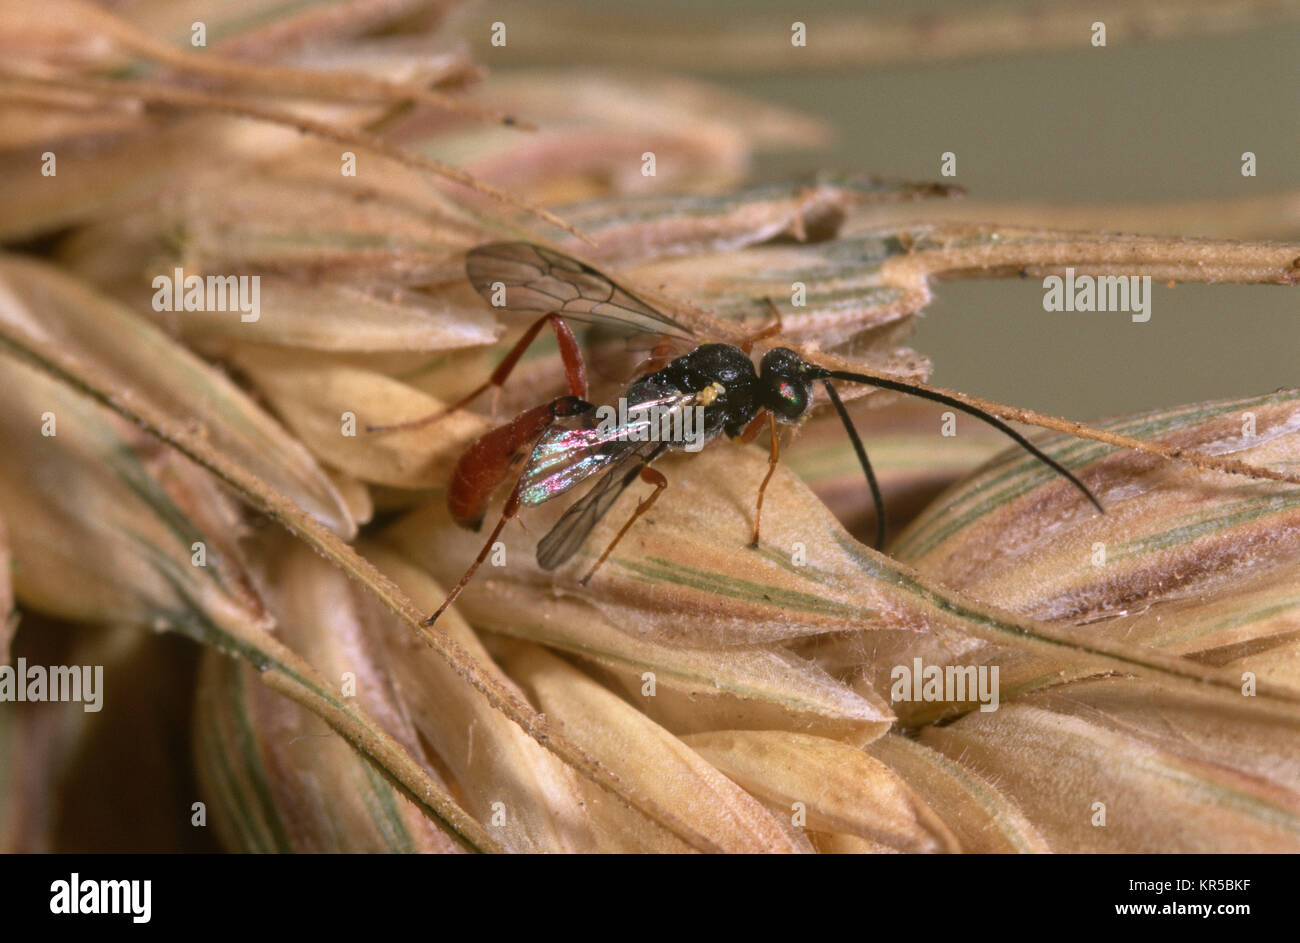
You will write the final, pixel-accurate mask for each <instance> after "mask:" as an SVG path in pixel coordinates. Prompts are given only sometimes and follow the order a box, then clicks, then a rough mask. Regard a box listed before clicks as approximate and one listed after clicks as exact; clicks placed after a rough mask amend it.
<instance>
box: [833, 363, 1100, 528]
mask: <svg viewBox="0 0 1300 943" xmlns="http://www.w3.org/2000/svg"><path fill="white" fill-rule="evenodd" d="M808 368H809V369H808V376H809V377H811V378H812V379H815V380H822V381H825V380H826V379H827V378H830V379H833V380H848V381H849V382H851V383H862V384H865V385H866V386H874V387H878V388H880V389H882V390H893V391H894V392H896V393H908V394H910V395H912V396H918V397H920V398H921V399H928V400H932V401H933V402H936V403H942V404H943V405H945V406H951V407H952V408H953V409H959V410H961V411H962V412H964V413H966V414H967V415H970V416H974V417H975V418H976V419H982V420H984V422H987V423H988V424H989V425H990V426H992V427H993V428H994V429H997V430H999V431H1000V432H1003V433H1004V434H1006V435H1007V436H1008V437H1010V439H1011V440H1012V441H1013V442H1015V443H1016V444H1017V445H1019V446H1020V447H1021V448H1022V449H1024V450H1025V451H1026V452H1028V453H1029V454H1030V455H1032V456H1034V458H1036V459H1038V460H1039V461H1040V462H1042V463H1043V464H1045V465H1047V466H1048V467H1049V468H1051V469H1052V470H1053V471H1055V472H1056V473H1057V474H1058V475H1060V476H1061V477H1062V478H1065V479H1066V480H1067V481H1069V482H1070V484H1072V485H1074V486H1075V487H1076V488H1078V489H1079V491H1081V492H1082V493H1083V496H1084V497H1085V498H1087V499H1088V500H1089V501H1091V502H1092V506H1093V507H1095V508H1096V509H1097V511H1098V512H1099V513H1101V514H1105V513H1106V509H1105V508H1103V507H1102V506H1101V502H1100V501H1098V500H1097V499H1096V498H1095V497H1093V494H1092V492H1091V491H1089V490H1088V489H1087V487H1086V486H1085V485H1084V484H1083V482H1081V481H1080V480H1079V479H1078V478H1075V477H1074V475H1073V473H1071V471H1070V470H1069V469H1068V468H1066V467H1065V466H1064V465H1062V464H1061V463H1060V462H1058V461H1057V460H1056V459H1054V458H1052V457H1051V456H1050V455H1048V454H1047V453H1045V452H1043V451H1042V450H1041V449H1039V448H1038V446H1036V445H1034V444H1033V443H1032V442H1030V441H1029V440H1028V439H1026V438H1025V437H1024V436H1022V435H1021V434H1020V433H1019V432H1017V431H1016V430H1015V429H1012V428H1011V427H1010V426H1009V425H1007V424H1006V423H1005V422H1003V421H1002V420H1001V419H999V418H998V417H997V416H994V415H992V414H990V413H986V412H985V411H984V410H982V409H980V408H979V407H977V406H971V405H970V404H969V403H963V402H962V401H961V400H959V399H955V398H954V397H951V396H948V395H946V394H944V393H938V392H936V391H934V390H926V389H921V388H919V387H915V386H912V385H911V384H910V383H904V382H903V381H902V380H890V379H888V378H886V377H872V376H866V375H864V374H861V373H849V372H848V371H847V370H827V369H826V368H825V367H819V366H817V365H816V364H809V365H808ZM829 385H830V384H829V383H827V386H828V387H829ZM831 402H832V403H835V404H836V409H837V410H838V411H839V413H840V419H842V420H844V421H845V425H846V426H847V427H849V429H850V432H849V435H850V437H851V438H853V439H854V447H855V448H856V449H857V451H858V460H859V461H861V462H863V463H864V467H866V468H868V470H867V481H868V482H869V483H870V484H871V486H872V491H873V492H875V490H876V485H875V478H874V477H873V476H872V474H871V471H870V469H869V467H868V466H866V465H865V462H866V452H865V451H864V450H863V449H862V446H861V443H860V442H858V441H857V433H856V432H854V431H852V426H851V425H850V424H849V423H848V420H847V418H846V413H845V411H844V404H843V403H841V402H840V400H839V397H838V396H836V395H834V393H833V392H832V395H831Z"/></svg>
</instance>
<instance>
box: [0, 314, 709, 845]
mask: <svg viewBox="0 0 1300 943" xmlns="http://www.w3.org/2000/svg"><path fill="white" fill-rule="evenodd" d="M0 340H2V341H3V342H4V343H5V344H6V345H7V346H9V347H10V348H12V349H13V350H14V352H15V353H17V354H18V355H19V356H20V357H22V358H24V359H26V360H28V361H29V362H31V363H33V364H35V365H36V366H38V367H40V368H41V369H43V370H45V371H47V372H48V373H50V374H51V375H53V376H54V377H56V378H58V379H59V380H61V381H63V382H64V383H68V384H69V385H71V386H73V387H74V388H76V389H78V390H80V391H82V392H84V393H85V394H87V395H88V396H90V397H92V398H93V399H95V400H96V401H97V402H99V403H102V404H103V405H105V406H107V407H108V408H109V409H111V410H113V411H114V412H116V413H118V414H119V415H121V416H123V417H124V418H126V419H128V420H130V421H132V422H134V423H136V424H137V425H139V426H140V427H141V428H142V429H144V430H145V431H147V432H149V433H150V434H151V435H154V436H156V437H157V438H159V439H161V440H162V441H164V442H166V443H168V444H169V445H171V446H173V447H174V448H176V449H177V450H178V451H179V452H181V453H182V454H183V455H185V456H186V457H187V458H190V459H191V460H193V461H195V462H197V463H198V464H199V465H201V466H202V467H204V468H206V469H207V470H208V471H210V472H212V473H213V474H214V475H216V476H217V477H219V478H220V479H221V480H222V481H224V482H225V483H226V484H228V485H230V486H231V487H232V488H234V489H235V490H236V491H237V492H238V493H239V494H240V496H241V497H243V498H244V500H245V501H247V502H248V503H249V504H250V505H252V506H253V507H255V508H257V509H258V510H260V511H262V512H263V513H265V514H267V515H268V516H270V517H272V518H273V519H275V520H276V521H278V522H279V523H280V524H282V525H283V526H284V527H286V528H287V529H288V530H289V531H290V532H291V533H293V534H294V535H296V536H297V537H299V538H301V539H302V540H304V541H306V542H307V543H308V544H309V545H310V546H312V547H313V548H315V549H316V550H317V551H318V552H319V553H321V554H322V555H324V556H325V557H326V558H327V559H329V560H330V561H331V562H333V563H334V564H335V565H336V566H338V567H339V568H340V569H342V570H343V571H344V572H345V573H347V574H348V576H350V577H352V578H353V579H355V580H357V581H358V582H359V583H361V584H362V585H364V586H365V587H367V589H369V590H370V591H371V592H373V593H374V594H375V596H376V597H378V598H379V599H380V601H382V602H383V603H384V605H385V606H386V607H387V608H388V609H389V610H391V611H392V612H393V613H394V614H396V615H397V616H398V617H399V618H400V619H401V620H402V621H403V622H405V623H406V625H407V627H408V628H410V629H411V630H412V631H413V632H415V633H416V634H417V635H418V636H419V637H420V638H421V639H422V640H424V642H425V643H426V644H428V645H429V647H430V648H432V649H433V650H434V651H435V652H437V653H438V654H439V655H440V656H441V657H442V658H443V659H445V660H446V662H447V664H448V665H450V666H451V668H452V670H453V671H455V672H456V674H458V675H459V676H460V677H461V678H463V679H465V681H466V682H468V683H469V684H470V685H472V686H473V687H474V688H475V689H476V690H477V691H479V693H481V694H482V695H483V696H484V697H486V698H487V700H488V703H490V704H491V705H492V706H493V707H494V708H496V709H497V710H499V711H501V712H502V713H503V714H505V716H507V717H509V718H510V719H511V720H512V721H514V722H515V723H516V724H518V725H519V726H520V727H521V728H522V729H523V730H524V731H525V732H526V733H527V734H528V735H529V736H531V737H532V738H533V739H534V740H536V741H537V742H538V743H540V744H541V745H542V746H544V747H546V748H547V749H549V750H550V751H551V752H553V753H554V754H555V755H556V756H558V757H559V758H560V759H562V760H564V761H565V762H566V763H568V764H569V765H570V766H572V767H573V768H574V769H575V770H577V771H578V772H579V773H581V774H582V775H584V776H586V777H587V778H588V779H590V780H592V781H593V782H595V783H597V784H598V785H600V786H602V787H604V788H605V789H608V790H609V791H610V792H612V793H614V794H615V795H616V796H619V797H620V798H621V799H622V800H623V801H624V802H625V803H626V804H627V805H628V806H629V807H630V808H632V809H635V810H637V811H638V812H640V813H641V814H643V815H645V816H646V817H647V818H649V819H650V820H652V821H654V822H656V823H658V824H659V825H661V826H663V827H664V828H666V829H668V830H669V831H670V832H672V833H673V834H674V835H676V836H678V837H679V838H681V839H682V840H683V841H685V842H687V843H688V844H690V845H691V846H692V847H695V848H697V849H699V850H701V851H719V850H720V849H719V848H718V847H717V846H716V844H715V843H714V842H713V841H712V839H710V838H708V837H707V836H705V835H703V834H701V833H700V832H698V831H697V830H696V829H694V828H693V827H691V826H690V825H689V824H687V823H686V822H684V821H683V820H682V819H681V818H680V817H679V816H678V815H677V814H676V813H674V812H672V811H671V810H668V809H666V808H663V807H662V806H661V805H659V804H658V803H656V802H654V801H652V800H650V799H648V798H647V797H645V796H643V795H640V794H638V791H637V790H636V789H635V788H633V787H632V786H631V785H630V784H628V783H625V782H623V781H622V780H621V779H620V778H619V777H617V776H616V775H615V774H614V773H613V772H612V771H610V770H609V769H608V768H606V767H605V766H603V765H601V764H600V763H598V762H597V761H596V760H594V759H592V758H591V757H589V756H588V755H587V754H586V753H585V752H583V751H582V750H581V749H580V748H579V747H578V746H577V745H576V744H574V743H573V742H571V741H570V740H569V739H568V738H567V737H565V736H563V735H562V734H560V733H559V732H557V731H556V730H554V729H553V728H552V727H551V725H550V723H549V721H548V720H547V719H546V717H544V716H543V715H541V714H538V713H537V712H536V711H535V710H533V708H532V706H531V705H530V704H529V703H528V702H527V701H525V700H524V699H522V698H520V697H518V696H516V695H515V694H514V693H513V692H512V691H510V690H509V689H508V688H506V687H504V686H503V685H501V684H499V683H498V682H497V681H496V680H495V679H494V678H492V677H491V676H490V675H488V674H487V673H486V672H484V671H483V670H482V668H481V667H480V666H479V665H478V664H477V663H476V662H475V661H474V659H473V658H471V657H470V656H469V654H468V653H467V652H466V651H465V650H464V649H462V648H461V647H460V646H459V645H458V644H456V642H455V641H454V640H453V639H451V638H450V637H448V636H447V635H446V634H445V633H443V632H439V631H436V630H430V629H427V628H425V627H424V626H422V625H421V622H422V620H423V619H424V613H423V612H421V611H420V610H419V609H417V608H416V606H415V604H414V603H412V602H411V600H410V599H409V598H407V596H406V594H405V593H403V592H402V591H401V589H400V588H398V586H397V585H396V584H395V583H393V581H392V580H390V579H389V578H388V577H387V576H385V575H384V574H383V573H381V572H380V571H379V570H377V569H376V568H375V567H374V565H373V564H371V563H370V562H369V561H368V560H366V559H365V558H364V557H362V556H360V555H359V554H358V553H357V552H356V551H355V550H353V549H352V547H350V546H348V544H346V543H344V542H343V541H342V540H341V539H340V538H339V537H338V536H336V535H335V534H334V533H333V532H332V531H330V530H329V529H328V528H327V527H325V526H324V525H323V524H321V523H319V522H318V521H316V520H315V519H314V518H312V517H311V516H310V515H308V514H307V513H306V512H305V511H303V509H302V508H300V507H299V506H298V505H297V504H295V503H294V502H293V501H292V500H290V499H289V498H287V497H285V496H284V495H282V494H280V493H279V492H277V491H276V490H275V489H273V488H271V487H270V486H269V485H267V484H266V483H265V482H264V481H262V480H261V479H260V478H259V477H257V476H256V475H253V474H252V473H250V472H249V471H247V470H246V469H244V468H242V467H241V466H239V465H237V464H236V463H234V462H231V461H229V460H228V459H227V458H226V457H225V456H223V455H222V454H221V453H219V452H218V451H217V450H215V449H213V448H212V447H211V445H210V444H209V443H208V442H207V440H206V439H205V437H204V436H203V434H202V432H201V431H196V430H193V429H189V428H186V427H185V426H183V425H181V424H178V423H175V422H172V421H171V420H170V419H168V418H167V417H166V416H164V415H162V414H161V413H159V412H158V411H156V410H154V409H153V408H152V407H151V406H150V405H149V404H148V403H147V402H144V401H142V400H141V399H140V398H138V397H136V396H134V395H132V393H131V391H130V390H126V389H120V388H114V386H113V384H112V383H110V382H108V381H107V380H105V379H104V378H103V377H100V376H98V375H96V373H95V371H94V369H93V368H92V367H91V366H90V365H88V364H85V363H83V362H76V361H74V362H71V363H69V362H67V360H66V359H65V358H63V357H62V356H61V355H60V353H59V352H58V351H57V350H50V349H46V348H45V347H44V346H43V345H41V343H40V342H39V341H33V340H32V339H30V338H25V337H21V336H15V335H14V333H13V332H12V331H11V330H10V329H9V328H7V327H6V328H0ZM262 641H263V639H262V638H259V639H257V640H256V643H255V644H259V645H260V644H262ZM263 677H265V674H264V675H263ZM267 683H268V684H270V685H272V686H273V687H275V686H276V685H277V684H284V683H285V682H284V681H283V680H281V679H280V678H279V677H273V678H271V679H269V680H268V681H267ZM276 690H280V688H279V687H277V688H276ZM286 693H287V692H286ZM298 693H299V696H300V697H303V695H304V692H303V691H301V690H299V692H298ZM295 699H298V698H295ZM300 703H303V704H304V705H305V706H308V707H309V709H310V710H312V711H313V713H316V714H317V715H319V716H320V717H321V718H322V719H323V720H324V721H325V722H326V723H329V724H331V726H333V725H334V724H335V723H342V719H341V718H339V717H338V716H336V714H335V711H333V710H328V709H325V708H323V707H322V705H321V703H320V701H319V699H318V698H314V697H310V696H305V697H304V699H303V700H300ZM335 729H338V730H339V733H340V734H342V735H343V736H345V737H347V738H348V740H349V742H351V743H352V744H353V745H354V746H356V747H357V749H358V750H360V751H362V752H363V753H365V755H366V756H368V757H370V758H371V759H373V760H375V761H376V762H377V763H378V764H379V765H380V766H381V767H384V768H386V769H389V773H390V774H391V775H396V773H397V770H411V769H415V770H418V766H415V765H414V761H413V760H411V758H410V757H408V756H406V754H405V753H404V751H402V749H401V747H400V746H399V745H397V744H396V743H395V742H393V741H391V740H390V741H388V744H389V745H391V748H389V749H385V750H383V751H382V753H378V754H376V753H370V752H367V750H368V749H370V748H374V746H375V744H374V742H373V741H372V740H370V739H367V738H366V737H356V738H355V739H354V735H355V734H356V731H355V728H354V727H353V726H351V725H348V724H343V725H342V726H341V727H336V728H335ZM390 762H392V763H394V764H395V766H396V770H394V769H391V768H389V767H388V765H387V764H389V763H390ZM423 779H424V781H423V782H421V783H418V784H408V783H399V785H400V787H401V788H402V790H403V792H404V793H406V794H407V795H410V796H411V797H412V798H413V799H414V800H415V801H416V802H417V804H418V805H419V807H420V808H422V809H424V810H426V813H428V812H430V811H432V812H435V818H442V814H441V812H439V811H437V810H438V809H440V808H442V807H447V808H449V809H451V810H454V812H452V813H451V814H453V815H456V817H457V818H460V817H465V818H468V816H466V814H465V813H464V812H463V811H461V810H460V809H459V807H457V806H455V803H454V802H453V801H452V800H451V799H450V798H449V797H446V796H445V794H441V791H440V790H438V787H437V786H436V785H435V784H434V783H433V782H432V780H429V779H428V778H427V777H424V778H423ZM412 786H416V788H415V789H413V788H412ZM430 796H434V797H436V798H437V800H438V804H437V806H434V805H433V804H432V801H431V799H430V798H428V797H430ZM457 813H458V814H457Z"/></svg>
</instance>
